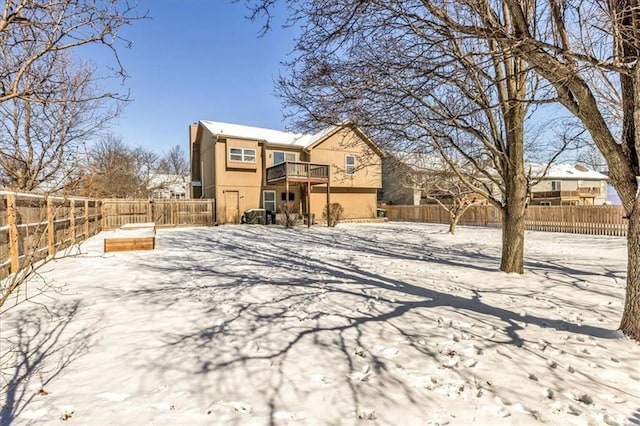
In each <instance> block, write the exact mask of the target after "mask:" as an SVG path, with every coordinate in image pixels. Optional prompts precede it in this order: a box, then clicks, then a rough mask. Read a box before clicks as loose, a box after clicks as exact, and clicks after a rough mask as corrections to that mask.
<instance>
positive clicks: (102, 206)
mask: <svg viewBox="0 0 640 426" xmlns="http://www.w3.org/2000/svg"><path fill="white" fill-rule="evenodd" d="M104 206H105V202H104V200H100V230H101V231H104V229H105V221H106V219H105V214H104V209H105V207H104Z"/></svg>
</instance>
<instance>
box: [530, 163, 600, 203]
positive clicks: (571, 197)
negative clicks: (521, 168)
mask: <svg viewBox="0 0 640 426" xmlns="http://www.w3.org/2000/svg"><path fill="white" fill-rule="evenodd" d="M530 169H531V170H532V173H533V174H535V171H536V169H537V170H539V171H541V170H542V169H543V167H542V166H541V165H530ZM606 203H607V176H606V175H603V174H602V173H599V172H596V171H595V170H591V169H589V168H587V167H585V166H582V165H573V164H553V165H551V166H550V167H549V170H547V173H546V174H545V176H544V177H543V178H542V179H541V180H540V182H538V183H537V184H536V185H534V186H532V187H531V201H530V204H531V205H534V206H535V205H546V206H569V205H580V206H583V205H596V206H599V205H603V204H606Z"/></svg>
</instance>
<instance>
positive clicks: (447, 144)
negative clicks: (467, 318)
mask: <svg viewBox="0 0 640 426" xmlns="http://www.w3.org/2000/svg"><path fill="white" fill-rule="evenodd" d="M269 3H272V2H266V1H259V0H256V1H251V0H249V4H250V5H253V6H254V12H255V13H256V15H254V17H257V16H259V14H260V13H264V10H265V8H267V9H268V7H269V5H270V4H269ZM430 3H431V2H423V1H418V0H413V1H382V0H372V1H367V2H350V1H346V0H331V1H325V2H322V3H318V2H295V1H289V2H288V4H289V5H290V7H291V8H292V9H293V15H294V16H295V17H300V18H301V19H305V25H303V26H302V28H303V31H302V34H301V36H300V38H299V39H298V40H297V44H296V52H297V55H296V56H295V57H294V59H293V60H292V61H291V62H290V64H289V65H290V68H291V76H290V77H286V78H281V79H280V80H279V91H280V93H281V94H282V96H283V97H284V99H285V102H286V103H287V105H288V106H289V107H291V108H292V110H293V112H294V114H296V117H297V118H299V120H298V124H300V125H304V124H306V123H323V124H327V123H328V124H336V123H338V122H341V121H342V120H343V119H345V118H347V117H348V118H351V119H353V120H354V121H355V122H357V124H358V125H359V126H361V127H362V128H364V129H365V130H367V131H368V132H369V133H370V134H371V135H372V136H373V137H374V139H375V140H376V141H378V142H379V143H380V144H381V145H384V146H383V148H387V149H391V150H394V151H398V150H404V151H407V150H408V151H419V152H422V151H425V150H427V151H433V152H435V153H438V154H439V155H440V156H441V157H442V158H444V159H445V161H446V162H447V163H448V165H449V167H450V169H451V170H453V171H454V173H456V175H457V176H458V178H459V180H460V181H461V182H463V183H464V184H465V185H467V187H468V188H469V189H470V190H471V191H473V192H475V193H478V194H481V195H482V196H484V197H485V198H486V199H487V200H489V202H491V203H492V204H494V205H495V206H497V207H498V208H499V209H500V210H501V212H502V218H503V226H502V230H503V235H502V242H503V244H502V256H501V264H500V269H501V270H503V271H506V272H517V273H522V272H523V256H524V254H523V253H524V250H523V247H524V211H525V210H524V209H525V207H526V200H527V189H528V187H529V184H528V181H527V175H526V172H525V166H524V158H525V147H526V146H528V144H526V143H525V140H526V137H527V133H526V120H527V117H528V115H527V114H528V113H530V111H529V108H530V107H531V105H534V103H535V102H541V101H544V100H541V99H536V98H534V96H535V95H536V93H537V91H536V89H537V88H538V84H539V80H538V79H537V78H536V75H535V74H534V73H531V72H530V70H529V68H528V66H527V64H526V62H525V61H524V60H523V59H522V58H520V57H518V56H517V55H516V54H515V52H514V49H513V46H512V45H511V44H510V43H508V42H506V41H503V40H494V39H482V38H473V37H465V36H464V35H463V34H462V33H461V32H460V31H459V30H456V29H454V28H452V27H450V26H449V25H448V24H447V22H446V21H445V20H444V19H443V18H442V17H440V16H439V15H438V14H437V13H436V12H437V10H435V9H432V7H431V6H430ZM445 3H446V4H453V3H448V2H445ZM452 7H454V6H452ZM525 13H526V14H528V15H527V16H529V17H532V18H533V14H534V13H535V10H534V8H533V7H530V8H529V9H527V10H525ZM499 19H501V20H502V21H504V22H505V25H507V26H510V25H512V24H511V20H512V18H511V16H510V12H509V10H501V11H499ZM532 20H533V19H532ZM561 149H562V147H560V150H561ZM558 151H559V150H557V151H555V152H554V153H552V154H551V155H550V158H549V160H553V157H554V156H556V155H558ZM458 157H460V158H463V159H465V162H466V163H467V164H470V165H472V166H473V168H474V170H473V171H472V172H470V173H469V171H468V170H467V169H460V168H459V167H457V165H456V164H457V161H456V158H458Z"/></svg>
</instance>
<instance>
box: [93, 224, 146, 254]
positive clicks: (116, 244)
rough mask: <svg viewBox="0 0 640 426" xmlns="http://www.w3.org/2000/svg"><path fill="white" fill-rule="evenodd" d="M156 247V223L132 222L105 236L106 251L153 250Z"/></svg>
mask: <svg viewBox="0 0 640 426" xmlns="http://www.w3.org/2000/svg"><path fill="white" fill-rule="evenodd" d="M155 247H156V225H155V223H153V222H150V223H130V224H127V225H123V226H121V227H120V229H116V230H115V231H111V232H109V233H107V235H105V237H104V252H105V253H109V252H113V251H133V250H153V249H155Z"/></svg>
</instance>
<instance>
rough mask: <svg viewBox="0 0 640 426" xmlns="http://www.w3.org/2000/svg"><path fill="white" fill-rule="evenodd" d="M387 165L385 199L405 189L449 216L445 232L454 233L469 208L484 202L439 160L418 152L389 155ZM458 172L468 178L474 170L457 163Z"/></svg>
mask: <svg viewBox="0 0 640 426" xmlns="http://www.w3.org/2000/svg"><path fill="white" fill-rule="evenodd" d="M385 160H387V161H386V163H385V165H387V167H386V169H387V170H385V172H384V173H385V177H384V179H385V180H386V181H387V182H388V183H387V184H386V187H385V193H384V195H385V197H387V198H388V199H393V195H394V193H397V192H402V190H403V189H404V190H409V191H410V192H411V193H412V197H413V198H414V200H413V202H414V204H415V202H416V201H420V200H417V199H416V195H418V194H419V196H420V198H421V199H426V200H428V201H430V202H431V203H435V204H438V205H439V206H440V207H441V208H442V209H444V210H445V211H446V212H447V214H448V216H449V233H451V234H455V232H456V226H457V224H458V222H459V221H460V218H462V216H463V215H464V213H465V212H466V211H467V210H469V208H470V207H471V206H474V205H479V204H482V203H485V202H486V199H485V198H484V197H483V196H481V195H479V194H478V193H476V192H475V191H474V190H472V189H471V188H469V185H467V184H465V183H464V182H463V181H461V180H460V178H459V177H458V175H457V174H456V173H455V172H454V171H453V170H451V168H450V167H449V166H448V165H447V164H444V163H443V161H442V159H440V158H439V157H434V156H433V155H421V154H420V153H393V154H389V155H387V158H385ZM456 168H457V169H458V170H464V171H465V172H466V174H468V175H471V174H472V173H473V170H474V167H473V166H471V165H469V164H466V165H465V164H463V163H460V162H458V163H457V164H456Z"/></svg>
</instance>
